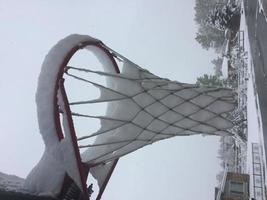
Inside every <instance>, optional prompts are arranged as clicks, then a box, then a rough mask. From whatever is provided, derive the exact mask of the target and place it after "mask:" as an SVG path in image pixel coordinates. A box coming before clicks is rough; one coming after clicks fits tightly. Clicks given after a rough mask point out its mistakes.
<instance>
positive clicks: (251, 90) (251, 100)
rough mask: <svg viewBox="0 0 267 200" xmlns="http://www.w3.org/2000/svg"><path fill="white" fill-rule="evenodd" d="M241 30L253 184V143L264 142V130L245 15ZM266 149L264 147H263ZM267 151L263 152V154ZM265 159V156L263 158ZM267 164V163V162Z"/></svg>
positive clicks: (251, 188)
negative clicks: (243, 41)
mask: <svg viewBox="0 0 267 200" xmlns="http://www.w3.org/2000/svg"><path fill="white" fill-rule="evenodd" d="M240 30H241V31H242V30H243V31H244V32H245V38H244V39H245V51H247V52H248V57H247V63H248V74H249V80H248V90H247V119H248V142H247V147H248V148H247V173H248V174H250V182H251V183H253V179H252V178H253V176H252V174H253V168H252V143H259V144H261V141H263V128H262V120H261V114H260V113H261V112H260V107H259V100H258V94H257V90H256V83H255V82H256V81H255V73H254V66H253V60H252V56H251V54H252V52H251V48H250V44H249V38H248V27H247V24H246V20H245V13H244V12H243V14H242V15H241V24H240ZM262 147H263V148H264V145H262ZM264 152H265V151H264V150H263V153H264ZM263 157H264V158H265V156H263ZM265 162H266V161H265ZM252 191H253V184H250V193H251V195H252V196H251V197H253V192H252Z"/></svg>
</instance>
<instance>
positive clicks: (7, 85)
mask: <svg viewBox="0 0 267 200" xmlns="http://www.w3.org/2000/svg"><path fill="white" fill-rule="evenodd" d="M194 3H195V2H194V0H187V1H182V0H165V1H161V0H135V1H130V0H117V1H116V0H115V1H103V0H87V1H85V0H84V1H82V0H79V1H78V0H77V1H70V0H64V1H63V0H58V1H53V0H46V1H41V0H39V1H38V0H32V1H29V0H28V1H27V0H25V1H14V0H0V24H1V26H0V38H1V40H0V41H1V48H0V69H1V78H0V95H1V98H0V110H1V115H0V134H1V140H0V152H1V160H0V171H2V172H4V173H9V174H16V175H18V176H21V177H26V176H27V174H28V173H29V171H30V170H31V169H32V167H33V166H34V165H35V164H36V163H37V162H38V161H39V159H40V157H41V155H42V153H43V149H44V145H43V142H42V139H41V136H40V134H39V130H38V124H37V119H36V105H35V91H36V87H37V78H38V74H39V72H40V68H41V64H42V61H43V59H44V56H45V55H46V54H47V53H48V51H49V49H50V48H51V47H52V46H53V45H54V44H55V43H56V42H57V41H58V40H60V39H62V38H64V37H65V36H67V35H69V34H72V33H78V34H88V35H91V36H93V37H96V38H98V39H101V40H102V41H103V42H104V43H105V44H107V45H108V46H109V47H111V48H112V49H114V50H116V51H117V52H119V53H121V54H122V55H124V56H126V57H128V58H129V59H131V60H132V61H133V62H135V63H137V64H138V65H140V66H142V67H143V68H146V69H148V70H149V71H151V72H152V73H154V74H156V75H159V76H161V77H166V78H169V79H172V80H178V81H180V82H189V83H194V82H195V81H196V77H197V76H200V75H202V74H204V73H213V67H212V65H211V64H210V61H211V60H212V59H213V58H215V55H214V54H213V53H212V52H208V51H205V50H203V49H201V46H200V45H199V44H198V43H197V42H196V41H195V40H194V37H195V33H196V25H195V23H194V21H193V18H194V9H193V8H194ZM218 139H219V138H218V137H214V136H213V137H202V136H192V137H177V138H172V139H170V140H166V141H162V142H159V143H156V144H153V145H150V146H149V147H146V148H142V149H141V150H138V151H136V152H135V153H132V154H130V155H127V156H125V157H124V158H122V159H121V160H120V161H119V163H118V166H117V168H116V169H115V172H114V174H113V176H112V178H111V181H110V183H109V185H108V188H107V190H106V193H105V195H104V196H103V199H116V200H125V199H127V200H136V199H139V200H145V199H154V200H162V199H165V200H177V199H182V200H184V199H190V200H195V199H198V200H213V199H214V187H215V184H216V179H215V176H216V173H217V172H218V170H219V169H220V168H219V160H218V159H217V158H216V156H217V148H218Z"/></svg>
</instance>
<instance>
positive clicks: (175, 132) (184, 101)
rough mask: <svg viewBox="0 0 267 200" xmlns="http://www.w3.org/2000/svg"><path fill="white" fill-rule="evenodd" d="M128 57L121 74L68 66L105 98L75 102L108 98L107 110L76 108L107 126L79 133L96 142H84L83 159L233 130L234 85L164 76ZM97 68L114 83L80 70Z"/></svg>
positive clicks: (101, 160)
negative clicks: (202, 83)
mask: <svg viewBox="0 0 267 200" xmlns="http://www.w3.org/2000/svg"><path fill="white" fill-rule="evenodd" d="M120 62H123V68H122V72H121V73H120V74H113V73H107V72H102V71H92V70H89V69H84V68H77V67H71V66H68V67H67V69H66V72H65V74H66V76H69V77H71V78H73V79H76V80H79V81H82V82H85V83H88V84H91V85H94V86H95V87H97V88H98V89H99V90H100V92H101V95H100V98H98V99H95V100H88V101H76V102H71V103H70V105H72V106H75V105H82V104H91V103H101V102H108V108H107V113H106V115H105V116H92V115H90V114H89V113H75V112H73V113H72V115H73V116H74V117H85V118H95V119H99V120H100V121H101V128H100V129H99V130H98V131H97V132H95V133H92V134H88V135H85V136H83V137H80V138H78V140H79V141H81V140H83V141H86V140H88V139H90V138H92V137H95V138H96V139H95V141H94V142H93V143H90V144H87V145H80V148H88V150H87V151H85V153H83V154H82V158H83V161H85V162H87V163H89V164H93V163H106V162H108V161H111V160H113V159H115V158H119V157H121V156H123V155H125V154H128V153H130V152H132V151H135V150H137V149H139V148H141V147H143V146H145V145H148V144H151V143H153V142H156V141H159V140H162V139H167V138H171V137H174V136H185V135H194V134H205V135H206V134H208V135H230V134H231V133H230V132H229V131H228V130H229V129H230V128H231V127H232V122H231V121H230V120H228V115H229V112H231V111H232V110H233V109H234V102H235V99H234V95H233V92H232V91H231V90H230V89H227V88H214V87H200V86H197V85H195V84H186V83H180V82H177V81H170V80H168V79H164V78H160V77H158V76H156V75H154V74H152V73H150V72H149V71H147V70H145V69H142V68H141V67H139V66H137V65H135V64H134V63H132V62H130V61H128V60H123V59H120ZM74 71H79V72H81V73H95V74H98V75H101V76H105V78H106V79H107V80H108V82H109V83H111V84H108V85H101V84H98V83H95V82H92V81H90V80H88V79H85V78H82V77H80V76H77V75H75V73H73V72H74Z"/></svg>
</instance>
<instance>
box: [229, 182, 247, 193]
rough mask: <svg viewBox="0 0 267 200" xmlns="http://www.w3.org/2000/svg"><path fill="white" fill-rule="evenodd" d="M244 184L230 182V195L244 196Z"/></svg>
mask: <svg viewBox="0 0 267 200" xmlns="http://www.w3.org/2000/svg"><path fill="white" fill-rule="evenodd" d="M244 189H245V187H244V183H243V182H234V181H231V182H230V193H231V194H237V195H243V194H244V192H245V191H244Z"/></svg>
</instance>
